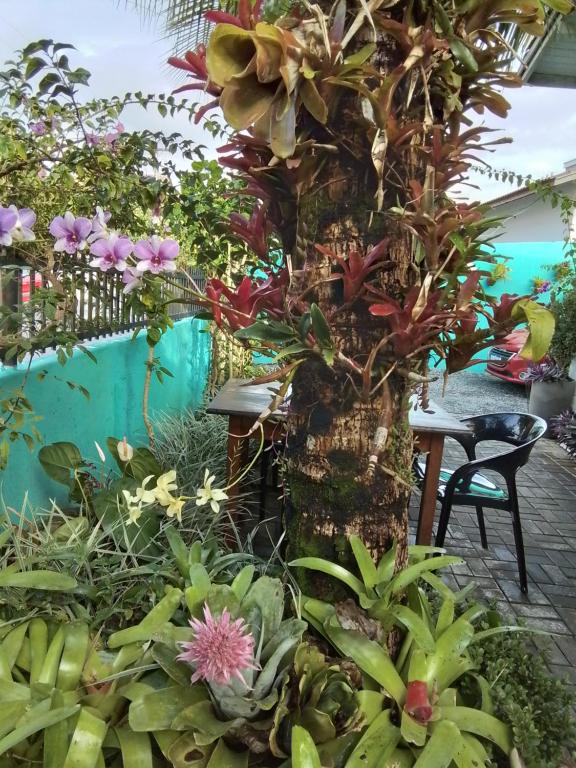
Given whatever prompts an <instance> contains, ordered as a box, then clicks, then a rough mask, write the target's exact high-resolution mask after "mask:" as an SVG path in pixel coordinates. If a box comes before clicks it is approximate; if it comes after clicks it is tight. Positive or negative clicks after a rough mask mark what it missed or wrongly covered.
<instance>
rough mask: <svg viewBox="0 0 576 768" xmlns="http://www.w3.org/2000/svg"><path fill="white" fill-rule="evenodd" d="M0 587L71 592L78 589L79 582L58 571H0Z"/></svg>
mask: <svg viewBox="0 0 576 768" xmlns="http://www.w3.org/2000/svg"><path fill="white" fill-rule="evenodd" d="M0 587H14V588H19V589H45V590H50V591H55V592H70V590H72V589H76V587H77V582H76V579H74V578H72V576H66V574H64V573H57V572H56V571H42V570H38V571H20V572H17V573H13V572H7V571H2V572H0Z"/></svg>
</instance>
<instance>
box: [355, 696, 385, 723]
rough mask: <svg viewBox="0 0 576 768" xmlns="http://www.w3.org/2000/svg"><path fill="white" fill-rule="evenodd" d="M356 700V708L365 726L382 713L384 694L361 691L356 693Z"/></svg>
mask: <svg viewBox="0 0 576 768" xmlns="http://www.w3.org/2000/svg"><path fill="white" fill-rule="evenodd" d="M356 699H357V700H358V706H359V707H360V710H361V712H362V714H363V715H364V720H363V722H364V723H365V724H366V725H370V723H371V722H372V721H373V720H375V719H376V717H377V716H378V715H379V714H380V712H382V707H383V705H384V694H383V693H381V692H380V691H369V690H367V689H362V690H361V691H358V692H357V693H356Z"/></svg>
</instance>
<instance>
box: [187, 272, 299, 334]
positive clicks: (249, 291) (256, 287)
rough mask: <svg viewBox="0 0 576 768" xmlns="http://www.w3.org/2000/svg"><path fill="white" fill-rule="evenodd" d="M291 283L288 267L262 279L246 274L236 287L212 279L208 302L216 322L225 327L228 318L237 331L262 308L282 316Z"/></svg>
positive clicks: (230, 326)
mask: <svg viewBox="0 0 576 768" xmlns="http://www.w3.org/2000/svg"><path fill="white" fill-rule="evenodd" d="M287 283H288V272H287V270H285V269H283V270H281V271H280V272H278V273H277V274H274V275H271V276H270V277H268V278H266V279H265V280H262V281H260V282H253V281H252V280H251V279H250V278H249V277H245V278H244V279H243V280H242V281H241V282H240V284H239V285H238V286H237V287H236V288H235V289H234V288H230V287H228V286H227V285H225V284H224V283H223V282H222V281H221V280H219V279H217V278H212V279H211V280H209V281H208V282H207V284H206V297H207V299H209V301H207V302H206V305H207V307H208V309H210V310H211V311H212V315H213V317H214V322H215V323H216V325H218V326H219V327H222V324H223V319H224V318H225V319H226V321H227V324H228V326H229V328H230V330H231V331H237V330H239V329H240V328H246V327H247V326H249V325H252V323H253V322H254V321H255V320H256V318H257V316H258V313H259V312H261V311H266V313H267V314H268V315H269V316H271V317H281V316H282V315H283V312H284V297H285V291H286V285H287ZM223 298H224V299H226V303H225V302H224V301H223V300H222V299H223ZM215 302H216V303H215ZM201 303H202V302H201Z"/></svg>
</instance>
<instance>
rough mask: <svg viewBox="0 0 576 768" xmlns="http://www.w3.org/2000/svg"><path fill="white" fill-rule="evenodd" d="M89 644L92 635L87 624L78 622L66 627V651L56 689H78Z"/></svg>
mask: <svg viewBox="0 0 576 768" xmlns="http://www.w3.org/2000/svg"><path fill="white" fill-rule="evenodd" d="M89 644H90V633H89V629H88V625H87V624H84V623H81V622H76V623H74V624H67V625H66V627H65V630H64V649H63V651H62V656H61V658H60V664H59V665H58V675H57V678H56V687H57V688H59V689H60V690H61V691H63V692H66V691H73V690H75V689H76V688H77V687H78V683H79V682H80V676H81V674H82V670H83V669H84V662H85V661H86V656H87V654H88V648H89Z"/></svg>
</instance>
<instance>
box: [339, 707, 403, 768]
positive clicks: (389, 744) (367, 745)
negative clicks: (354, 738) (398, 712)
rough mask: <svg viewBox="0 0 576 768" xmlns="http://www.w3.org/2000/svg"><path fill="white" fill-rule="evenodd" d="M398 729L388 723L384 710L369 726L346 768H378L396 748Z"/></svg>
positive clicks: (398, 737)
mask: <svg viewBox="0 0 576 768" xmlns="http://www.w3.org/2000/svg"><path fill="white" fill-rule="evenodd" d="M399 741H400V729H399V728H397V727H396V726H395V725H393V723H392V722H391V721H390V710H389V709H386V710H384V711H383V712H381V713H380V714H379V715H378V717H376V718H375V719H374V720H373V721H372V723H371V724H370V725H369V727H368V729H367V730H366V732H365V733H364V734H363V736H362V738H361V739H360V741H359V742H358V744H357V746H356V748H355V749H354V751H353V752H352V754H351V755H350V757H349V758H348V761H347V762H346V768H378V766H380V765H382V764H383V761H384V760H386V759H387V758H388V757H389V756H390V755H391V754H392V753H393V752H394V750H395V749H396V747H397V746H398V742H399Z"/></svg>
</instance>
